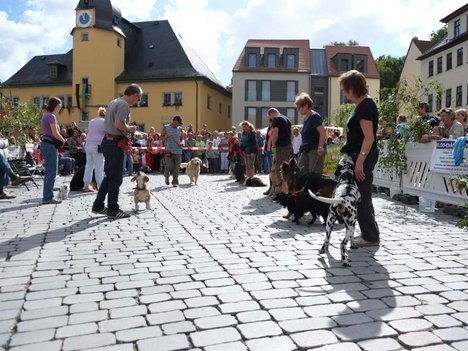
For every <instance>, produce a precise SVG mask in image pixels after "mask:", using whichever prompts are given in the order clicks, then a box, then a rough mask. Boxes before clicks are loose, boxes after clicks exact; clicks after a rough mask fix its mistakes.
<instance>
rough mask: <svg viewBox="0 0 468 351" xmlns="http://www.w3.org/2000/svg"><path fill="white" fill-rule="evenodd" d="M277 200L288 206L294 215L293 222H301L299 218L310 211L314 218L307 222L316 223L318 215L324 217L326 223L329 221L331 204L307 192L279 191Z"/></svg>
mask: <svg viewBox="0 0 468 351" xmlns="http://www.w3.org/2000/svg"><path fill="white" fill-rule="evenodd" d="M275 201H277V202H278V203H279V204H280V205H282V206H283V207H286V208H287V209H288V212H289V213H292V214H293V215H294V219H293V222H296V223H297V224H299V220H300V219H301V218H302V217H304V215H305V214H306V213H307V212H310V214H311V215H312V220H311V221H310V222H308V223H307V224H314V223H315V220H316V219H317V215H319V216H321V217H322V218H323V222H324V223H326V221H327V218H328V210H329V208H330V205H328V204H325V203H323V202H321V201H317V200H315V199H314V198H312V197H310V195H309V194H308V193H306V192H302V191H301V192H296V193H279V194H278V195H277V196H276V199H275ZM288 218H289V217H288Z"/></svg>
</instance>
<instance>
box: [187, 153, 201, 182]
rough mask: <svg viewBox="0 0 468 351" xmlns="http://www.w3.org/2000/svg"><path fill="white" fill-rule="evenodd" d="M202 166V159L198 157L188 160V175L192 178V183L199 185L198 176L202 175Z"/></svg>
mask: <svg viewBox="0 0 468 351" xmlns="http://www.w3.org/2000/svg"><path fill="white" fill-rule="evenodd" d="M201 166H202V160H200V159H199V158H198V157H194V158H192V159H191V160H190V161H189V162H187V166H186V168H187V175H188V177H189V179H190V184H195V185H197V182H198V177H199V176H200V170H201Z"/></svg>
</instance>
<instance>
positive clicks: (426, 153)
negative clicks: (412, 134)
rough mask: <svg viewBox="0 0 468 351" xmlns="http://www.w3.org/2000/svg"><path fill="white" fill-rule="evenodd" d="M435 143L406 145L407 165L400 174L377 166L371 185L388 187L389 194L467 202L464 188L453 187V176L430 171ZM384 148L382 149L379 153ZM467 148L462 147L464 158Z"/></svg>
mask: <svg viewBox="0 0 468 351" xmlns="http://www.w3.org/2000/svg"><path fill="white" fill-rule="evenodd" d="M434 144H435V142H431V143H424V144H420V143H408V144H406V158H407V168H406V171H405V172H402V173H401V176H399V175H398V174H397V173H396V172H388V171H383V170H382V169H381V168H380V167H379V165H378V164H377V166H376V167H375V170H374V185H376V186H380V187H386V188H389V189H390V195H391V196H393V194H395V193H405V194H410V195H415V196H422V197H424V198H426V199H431V200H437V201H441V202H445V203H449V204H454V205H462V206H463V205H465V204H467V203H468V193H467V189H464V190H462V192H461V193H459V192H458V191H457V189H456V186H455V178H456V175H450V174H441V173H435V172H431V171H430V170H429V166H430V163H431V157H432V152H433V149H434ZM383 152H385V150H381V153H383ZM467 156H468V155H466V150H465V157H467Z"/></svg>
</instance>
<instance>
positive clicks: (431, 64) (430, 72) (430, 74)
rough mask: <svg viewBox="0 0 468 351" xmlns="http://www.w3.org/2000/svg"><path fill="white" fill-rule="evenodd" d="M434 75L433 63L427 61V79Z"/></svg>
mask: <svg viewBox="0 0 468 351" xmlns="http://www.w3.org/2000/svg"><path fill="white" fill-rule="evenodd" d="M433 75H434V61H432V60H431V61H429V74H428V76H429V77H432V76H433Z"/></svg>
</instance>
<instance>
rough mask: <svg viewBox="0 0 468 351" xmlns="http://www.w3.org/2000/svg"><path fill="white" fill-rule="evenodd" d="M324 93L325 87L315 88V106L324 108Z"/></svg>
mask: <svg viewBox="0 0 468 351" xmlns="http://www.w3.org/2000/svg"><path fill="white" fill-rule="evenodd" d="M323 96H324V93H323V87H315V88H314V105H315V106H322V105H323V104H324V97H323Z"/></svg>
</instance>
